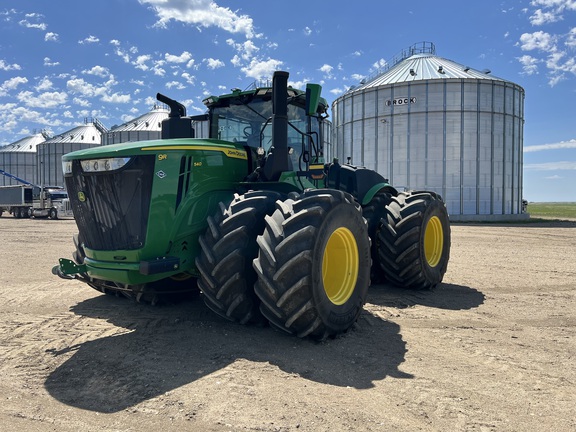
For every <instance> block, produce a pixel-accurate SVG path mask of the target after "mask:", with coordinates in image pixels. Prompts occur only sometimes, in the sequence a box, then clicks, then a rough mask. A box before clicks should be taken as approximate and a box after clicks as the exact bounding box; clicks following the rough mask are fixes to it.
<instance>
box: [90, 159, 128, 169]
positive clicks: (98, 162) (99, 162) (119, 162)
mask: <svg viewBox="0 0 576 432" xmlns="http://www.w3.org/2000/svg"><path fill="white" fill-rule="evenodd" d="M128 162H130V158H106V159H88V160H82V161H80V164H81V165H82V171H84V172H105V171H115V170H118V169H120V168H122V167H123V166H124V165H126V164H127V163H128Z"/></svg>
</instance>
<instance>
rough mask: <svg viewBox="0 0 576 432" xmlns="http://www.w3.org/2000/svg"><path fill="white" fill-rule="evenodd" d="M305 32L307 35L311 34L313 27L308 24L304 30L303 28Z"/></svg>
mask: <svg viewBox="0 0 576 432" xmlns="http://www.w3.org/2000/svg"><path fill="white" fill-rule="evenodd" d="M302 31H303V32H304V34H305V35H306V36H310V35H311V34H312V29H311V28H310V27H308V26H306V27H304V30H302Z"/></svg>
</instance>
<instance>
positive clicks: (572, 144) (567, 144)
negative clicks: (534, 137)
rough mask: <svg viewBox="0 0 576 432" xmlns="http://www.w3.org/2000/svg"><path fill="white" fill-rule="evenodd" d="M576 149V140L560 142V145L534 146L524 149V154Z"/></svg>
mask: <svg viewBox="0 0 576 432" xmlns="http://www.w3.org/2000/svg"><path fill="white" fill-rule="evenodd" d="M573 148H576V139H572V140H570V141H560V142H559V143H553V144H541V145H534V146H526V147H524V153H532V152H537V151H543V150H558V149H573Z"/></svg>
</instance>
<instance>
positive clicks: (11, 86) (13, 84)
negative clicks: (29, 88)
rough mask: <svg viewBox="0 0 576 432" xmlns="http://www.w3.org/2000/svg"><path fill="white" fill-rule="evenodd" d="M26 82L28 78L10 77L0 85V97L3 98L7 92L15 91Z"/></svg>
mask: <svg viewBox="0 0 576 432" xmlns="http://www.w3.org/2000/svg"><path fill="white" fill-rule="evenodd" d="M27 82H28V78H26V77H19V76H18V77H12V78H10V79H7V80H6V81H4V83H2V85H0V96H5V95H7V94H8V91H10V90H15V89H16V88H17V87H18V86H19V85H21V84H26V83H27Z"/></svg>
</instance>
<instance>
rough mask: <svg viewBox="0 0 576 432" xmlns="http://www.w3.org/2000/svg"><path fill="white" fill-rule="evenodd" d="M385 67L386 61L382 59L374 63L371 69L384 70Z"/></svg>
mask: <svg viewBox="0 0 576 432" xmlns="http://www.w3.org/2000/svg"><path fill="white" fill-rule="evenodd" d="M386 66H388V62H387V61H386V60H384V59H383V58H381V59H380V60H378V61H377V62H375V63H374V64H373V65H372V69H376V70H378V69H382V68H385V67H386Z"/></svg>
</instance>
